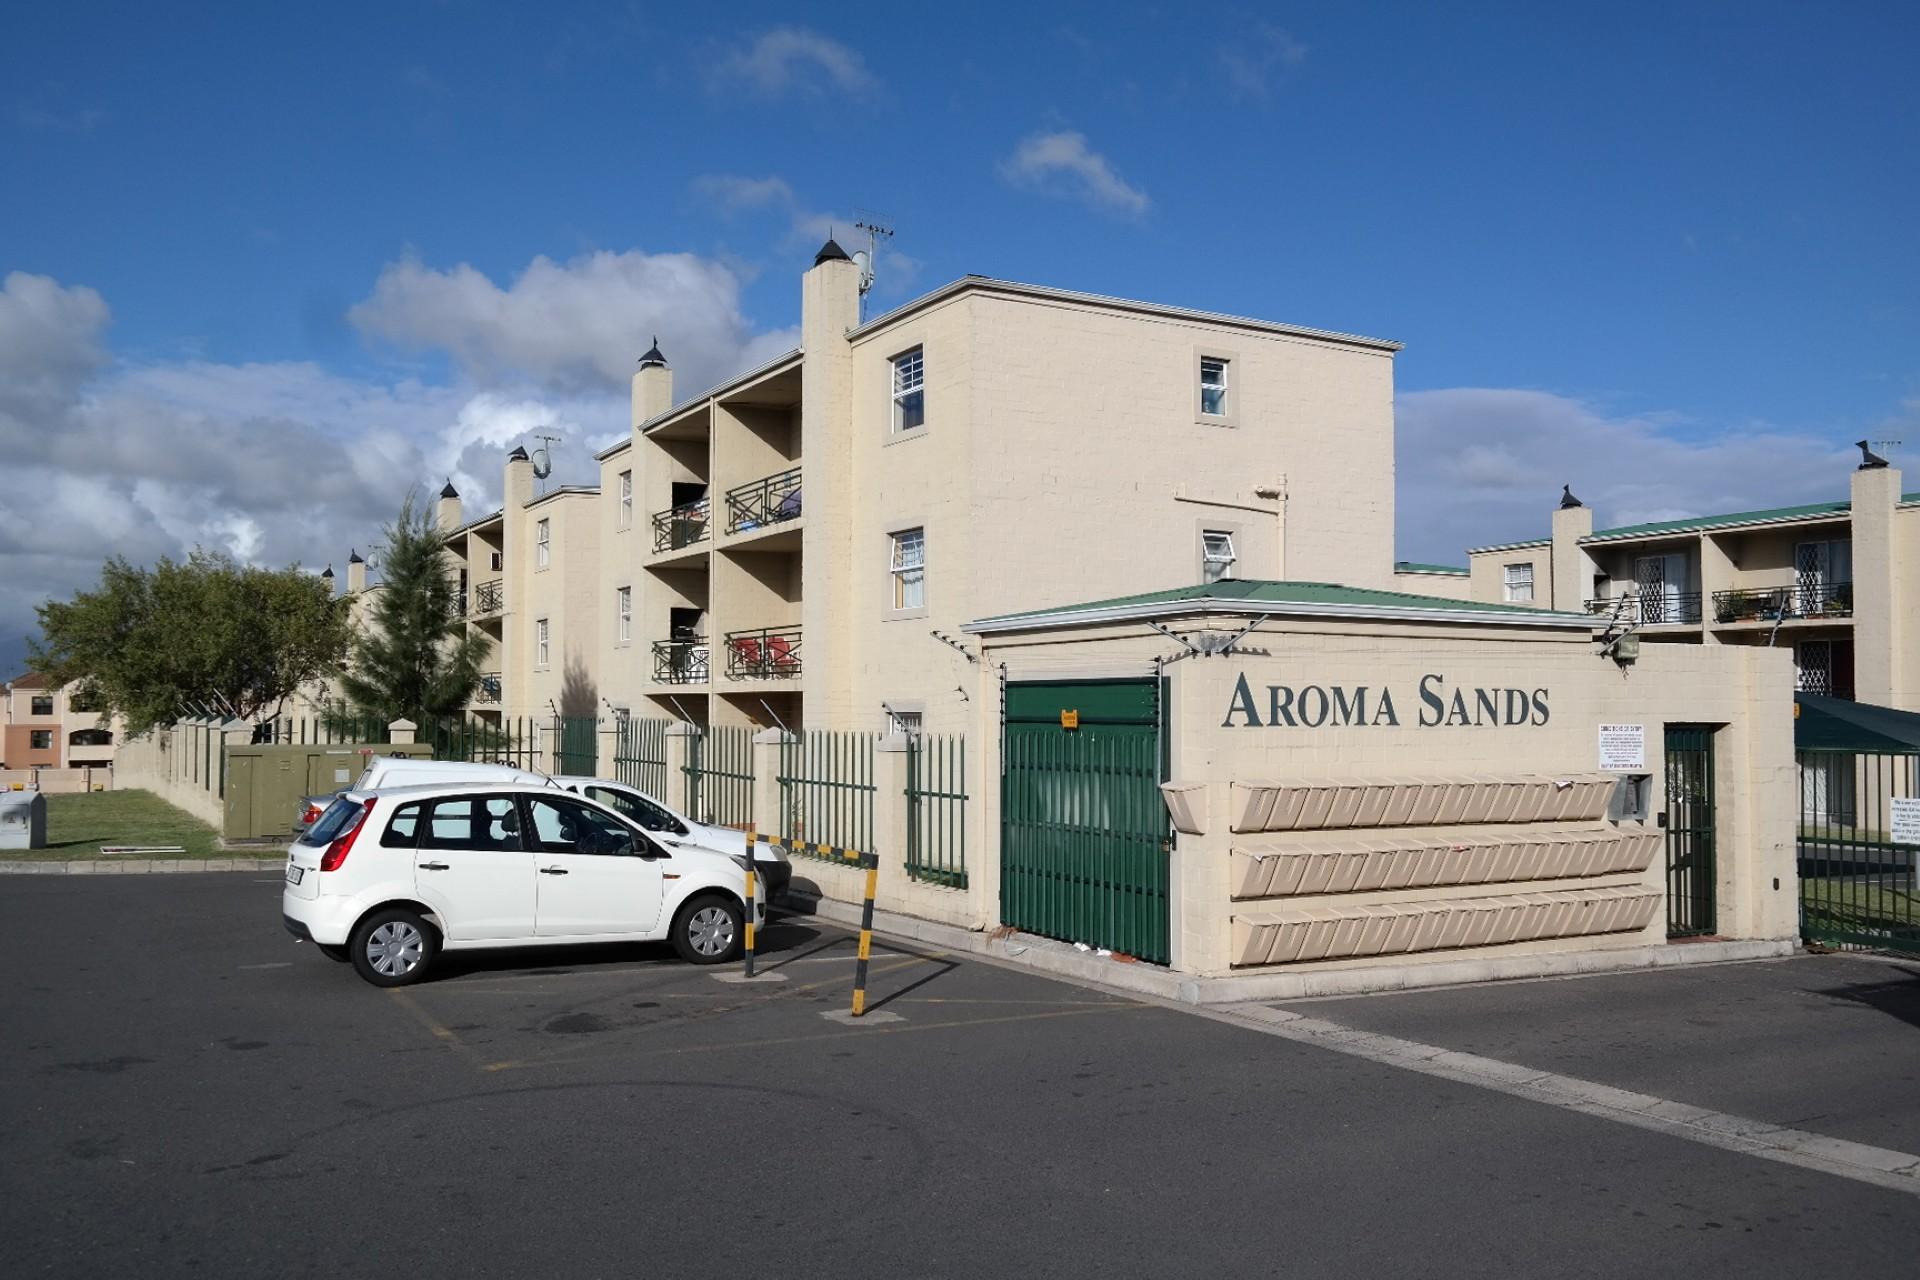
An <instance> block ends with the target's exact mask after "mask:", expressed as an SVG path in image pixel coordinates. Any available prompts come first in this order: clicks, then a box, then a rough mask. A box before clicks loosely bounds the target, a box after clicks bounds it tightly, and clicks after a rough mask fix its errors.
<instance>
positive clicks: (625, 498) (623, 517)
mask: <svg viewBox="0 0 1920 1280" xmlns="http://www.w3.org/2000/svg"><path fill="white" fill-rule="evenodd" d="M620 527H621V528H622V529H631V528H632V527H633V472H631V471H622V472H621V473H620Z"/></svg>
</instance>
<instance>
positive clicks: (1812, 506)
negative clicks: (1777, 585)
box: [1581, 493, 1920, 542]
mask: <svg viewBox="0 0 1920 1280" xmlns="http://www.w3.org/2000/svg"><path fill="white" fill-rule="evenodd" d="M1900 501H1902V502H1920V493H1903V494H1901V495H1900ZM1852 509H1853V503H1851V502H1809V503H1806V504H1805V505H1803V506H1798V507H1767V508H1764V509H1762V510H1759V511H1730V512H1727V513H1726V514H1725V515H1717V516H1689V517H1688V518H1686V519H1684V520H1656V521H1654V522H1653V523H1651V524H1627V525H1621V526H1620V527H1619V528H1617V529H1595V530H1594V531H1593V532H1592V533H1590V534H1588V535H1587V536H1586V537H1585V538H1582V539H1581V541H1582V542H1586V541H1590V540H1598V539H1600V538H1645V537H1649V536H1651V535H1653V534H1660V533H1688V532H1691V531H1693V530H1695V529H1719V528H1724V527H1725V526H1727V525H1734V524H1771V523H1773V522H1775V521H1779V520H1812V519H1818V518H1820V517H1822V516H1843V515H1846V514H1847V513H1848V512H1849V511H1851V510H1852Z"/></svg>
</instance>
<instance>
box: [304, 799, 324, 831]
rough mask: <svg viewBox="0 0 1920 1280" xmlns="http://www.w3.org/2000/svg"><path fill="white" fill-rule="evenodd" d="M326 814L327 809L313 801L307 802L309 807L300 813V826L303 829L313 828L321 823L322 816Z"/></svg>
mask: <svg viewBox="0 0 1920 1280" xmlns="http://www.w3.org/2000/svg"><path fill="white" fill-rule="evenodd" d="M325 812H326V810H325V809H322V808H321V807H320V806H319V805H317V804H315V803H314V802H313V801H311V800H309V801H307V807H306V808H305V809H303V810H301V812H300V825H301V826H303V827H310V826H312V825H313V824H314V823H316V822H318V821H320V815H321V814H323V813H325Z"/></svg>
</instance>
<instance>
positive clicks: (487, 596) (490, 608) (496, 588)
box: [473, 578, 507, 618]
mask: <svg viewBox="0 0 1920 1280" xmlns="http://www.w3.org/2000/svg"><path fill="white" fill-rule="evenodd" d="M506 605H507V586H506V583H504V582H502V581H501V580H500V579H499V578H495V579H494V580H493V581H492V582H483V583H481V584H480V585H479V586H477V587H475V588H474V589H473V616H474V617H476V618H478V617H485V616H486V615H487V614H489V613H498V612H500V610H502V609H504V608H506Z"/></svg>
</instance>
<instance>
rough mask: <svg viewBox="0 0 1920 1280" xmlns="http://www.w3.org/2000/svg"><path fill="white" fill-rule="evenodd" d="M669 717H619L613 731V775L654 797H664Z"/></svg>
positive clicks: (659, 798)
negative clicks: (664, 718) (663, 718)
mask: <svg viewBox="0 0 1920 1280" xmlns="http://www.w3.org/2000/svg"><path fill="white" fill-rule="evenodd" d="M672 724H673V721H671V720H662V719H651V718H649V719H639V720H636V719H634V718H633V717H631V716H623V717H622V718H621V719H620V721H619V723H617V724H616V725H615V726H614V731H613V776H614V778H615V780H616V781H619V782H624V783H626V784H627V785H628V786H630V787H638V788H639V789H640V790H641V791H644V792H645V793H646V794H648V795H650V796H652V797H653V798H654V799H656V800H665V799H666V796H667V729H668V727H669V726H670V725H672Z"/></svg>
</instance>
